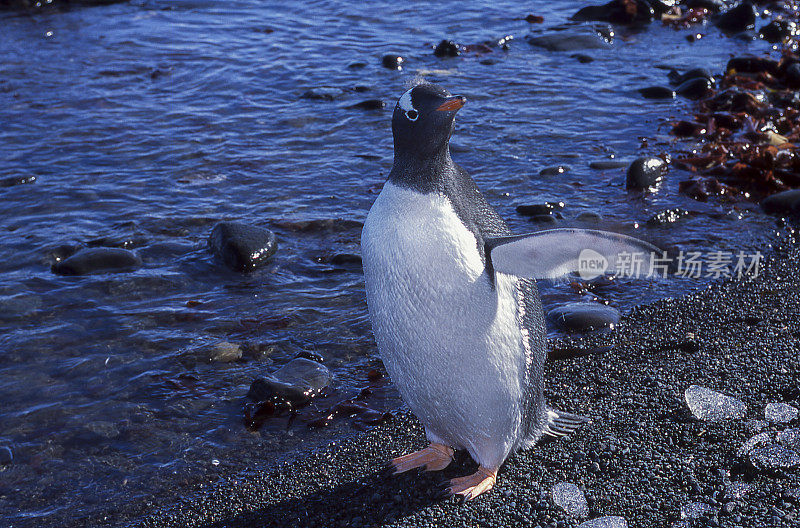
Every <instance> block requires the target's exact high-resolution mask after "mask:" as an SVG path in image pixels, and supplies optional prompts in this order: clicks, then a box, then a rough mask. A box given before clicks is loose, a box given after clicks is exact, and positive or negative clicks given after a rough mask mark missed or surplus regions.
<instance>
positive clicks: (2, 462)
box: [0, 446, 14, 466]
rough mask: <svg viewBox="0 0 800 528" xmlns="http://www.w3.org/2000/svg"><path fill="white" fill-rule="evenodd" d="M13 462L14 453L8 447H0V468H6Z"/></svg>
mask: <svg viewBox="0 0 800 528" xmlns="http://www.w3.org/2000/svg"><path fill="white" fill-rule="evenodd" d="M13 461H14V452H13V451H11V448H10V447H7V446H3V447H0V466H7V465H9V464H10V463H12V462H13Z"/></svg>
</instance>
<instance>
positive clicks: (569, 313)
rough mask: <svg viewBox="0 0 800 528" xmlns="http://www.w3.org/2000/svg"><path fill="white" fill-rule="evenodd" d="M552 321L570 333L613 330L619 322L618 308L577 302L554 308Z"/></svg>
mask: <svg viewBox="0 0 800 528" xmlns="http://www.w3.org/2000/svg"><path fill="white" fill-rule="evenodd" d="M549 317H550V319H551V320H552V321H553V322H554V323H555V324H556V325H558V326H559V327H560V328H561V329H562V330H566V331H568V332H592V331H595V330H609V329H613V328H614V327H615V326H616V325H617V323H618V322H619V311H618V310H617V309H616V308H612V307H610V306H605V305H602V304H598V303H593V302H577V303H570V304H565V305H564V306H559V307H557V308H554V309H553V310H551V311H550V313H549Z"/></svg>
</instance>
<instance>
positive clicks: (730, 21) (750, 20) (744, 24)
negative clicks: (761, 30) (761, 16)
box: [716, 2, 758, 33]
mask: <svg viewBox="0 0 800 528" xmlns="http://www.w3.org/2000/svg"><path fill="white" fill-rule="evenodd" d="M757 16H758V11H757V10H756V7H755V6H754V5H753V4H751V3H750V2H742V3H741V4H739V5H737V6H736V7H732V8H731V9H729V10H727V11H725V12H724V13H722V14H721V15H720V16H719V18H717V22H716V23H717V27H718V28H720V29H721V30H722V31H724V32H726V33H740V32H742V31H745V30H747V29H750V28H753V27H755V25H756V17H757Z"/></svg>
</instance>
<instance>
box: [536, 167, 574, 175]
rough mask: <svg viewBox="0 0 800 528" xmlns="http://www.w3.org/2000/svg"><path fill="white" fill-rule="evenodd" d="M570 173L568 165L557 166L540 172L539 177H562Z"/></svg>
mask: <svg viewBox="0 0 800 528" xmlns="http://www.w3.org/2000/svg"><path fill="white" fill-rule="evenodd" d="M567 172H569V167H568V166H567V165H556V166H554V167H545V168H543V169H542V170H540V171H539V176H560V175H562V174H565V173H567Z"/></svg>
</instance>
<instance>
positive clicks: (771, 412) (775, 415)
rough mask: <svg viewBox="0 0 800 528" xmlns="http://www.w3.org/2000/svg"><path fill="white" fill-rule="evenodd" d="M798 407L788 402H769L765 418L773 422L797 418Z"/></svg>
mask: <svg viewBox="0 0 800 528" xmlns="http://www.w3.org/2000/svg"><path fill="white" fill-rule="evenodd" d="M797 413H798V411H797V409H796V408H794V407H792V406H791V405H789V404H786V403H768V404H767V407H766V408H765V409H764V418H766V419H767V421H770V422H773V423H787V422H791V421H792V420H794V419H795V418H797Z"/></svg>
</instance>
